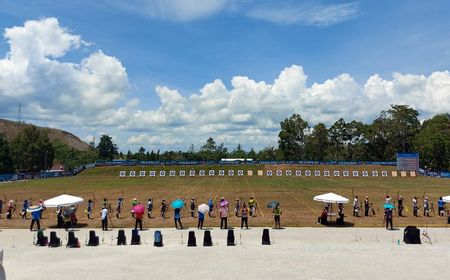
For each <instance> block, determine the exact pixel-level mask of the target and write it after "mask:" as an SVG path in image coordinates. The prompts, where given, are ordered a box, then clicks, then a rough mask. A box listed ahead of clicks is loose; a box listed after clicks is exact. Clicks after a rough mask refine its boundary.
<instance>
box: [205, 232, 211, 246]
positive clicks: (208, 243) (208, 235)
mask: <svg viewBox="0 0 450 280" xmlns="http://www.w3.org/2000/svg"><path fill="white" fill-rule="evenodd" d="M212 245H213V243H212V238H211V231H209V230H205V235H204V236H203V246H212Z"/></svg>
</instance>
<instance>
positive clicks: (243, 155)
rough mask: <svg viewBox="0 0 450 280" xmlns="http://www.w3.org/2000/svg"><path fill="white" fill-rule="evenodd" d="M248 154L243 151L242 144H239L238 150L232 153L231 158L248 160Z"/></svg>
mask: <svg viewBox="0 0 450 280" xmlns="http://www.w3.org/2000/svg"><path fill="white" fill-rule="evenodd" d="M246 156H247V153H246V152H245V151H244V150H242V146H241V144H237V146H236V148H235V149H234V150H233V152H232V153H231V157H233V158H246Z"/></svg>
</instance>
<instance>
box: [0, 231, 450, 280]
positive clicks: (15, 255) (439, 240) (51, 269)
mask: <svg viewBox="0 0 450 280" xmlns="http://www.w3.org/2000/svg"><path fill="white" fill-rule="evenodd" d="M154 230H155V229H149V230H144V231H142V232H141V236H142V237H141V238H142V239H143V240H142V241H143V244H142V245H140V246H129V245H128V246H116V245H114V240H112V238H114V237H116V236H117V230H114V231H109V232H106V233H102V232H101V231H99V230H98V229H97V230H96V231H97V234H98V235H99V236H100V239H103V243H102V244H101V245H100V246H98V247H86V246H84V242H85V241H86V237H87V235H88V229H82V230H79V231H76V232H75V234H76V236H77V237H78V238H79V239H80V241H81V243H82V246H81V248H79V249H69V248H66V247H65V243H66V238H67V233H66V232H64V231H63V230H56V231H57V233H58V236H59V237H61V240H63V243H64V246H63V247H59V248H46V247H36V246H34V245H32V242H33V237H34V236H35V234H36V233H35V232H33V233H31V232H30V231H27V230H7V229H5V230H1V231H0V248H2V249H4V251H5V252H4V267H5V270H6V279H10V280H13V279H33V278H39V279H67V280H68V279H108V280H110V279H111V280H112V279H212V278H215V279H327V280H329V279H391V278H395V279H438V278H441V277H442V276H444V275H448V274H449V273H450V266H449V265H448V260H449V259H450V229H447V228H439V229H437V228H431V229H430V228H429V229H428V230H427V232H428V234H429V235H430V237H431V241H432V242H433V244H432V245H431V244H429V243H424V244H422V245H408V244H404V243H403V242H402V239H403V229H400V230H395V231H386V230H384V229H380V228H286V229H283V230H272V229H271V230H270V238H271V239H272V241H273V244H272V245H270V246H262V245H261V236H262V228H252V229H249V230H242V231H241V230H240V229H235V236H236V242H237V244H236V246H234V247H227V246H226V234H227V232H226V231H225V230H220V229H217V228H214V229H212V230H211V235H212V238H213V242H214V246H213V247H202V245H203V231H199V230H197V229H195V232H196V236H197V245H199V246H198V247H187V245H186V242H187V235H188V230H175V229H162V233H163V238H164V247H162V248H156V247H153V232H154ZM421 230H422V231H423V230H424V228H421ZM45 234H46V235H47V236H49V235H50V230H46V231H45ZM126 235H127V242H129V240H130V238H131V230H129V229H128V230H126ZM101 242H102V241H101Z"/></svg>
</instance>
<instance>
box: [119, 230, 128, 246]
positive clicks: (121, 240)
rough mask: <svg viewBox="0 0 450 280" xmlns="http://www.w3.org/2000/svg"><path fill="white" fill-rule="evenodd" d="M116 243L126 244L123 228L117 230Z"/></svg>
mask: <svg viewBox="0 0 450 280" xmlns="http://www.w3.org/2000/svg"><path fill="white" fill-rule="evenodd" d="M117 245H127V237H126V236H125V231H124V230H123V229H120V230H119V234H118V236H117Z"/></svg>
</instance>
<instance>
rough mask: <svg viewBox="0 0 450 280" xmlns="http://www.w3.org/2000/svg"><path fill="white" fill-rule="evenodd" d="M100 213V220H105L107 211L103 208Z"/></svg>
mask: <svg viewBox="0 0 450 280" xmlns="http://www.w3.org/2000/svg"><path fill="white" fill-rule="evenodd" d="M100 212H101V213H102V220H104V219H106V217H107V216H108V209H106V208H103V209H102V211H100Z"/></svg>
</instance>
